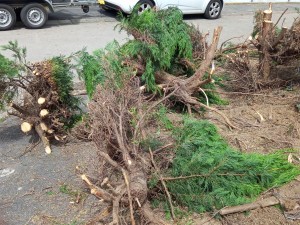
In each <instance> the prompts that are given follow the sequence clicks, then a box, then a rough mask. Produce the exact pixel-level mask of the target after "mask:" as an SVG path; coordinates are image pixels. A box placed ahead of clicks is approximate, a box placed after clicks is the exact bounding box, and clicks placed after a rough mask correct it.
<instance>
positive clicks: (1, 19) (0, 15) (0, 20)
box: [0, 4, 17, 31]
mask: <svg viewBox="0 0 300 225" xmlns="http://www.w3.org/2000/svg"><path fill="white" fill-rule="evenodd" d="M16 20H17V16H16V13H15V10H14V9H13V8H12V7H10V6H8V5H4V4H0V31H4V30H9V29H11V28H12V27H13V26H14V25H15V23H16Z"/></svg>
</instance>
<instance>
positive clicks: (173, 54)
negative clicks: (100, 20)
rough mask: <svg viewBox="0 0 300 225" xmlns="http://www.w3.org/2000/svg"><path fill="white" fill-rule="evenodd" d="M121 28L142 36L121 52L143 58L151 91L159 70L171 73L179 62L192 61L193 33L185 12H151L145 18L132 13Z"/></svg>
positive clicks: (130, 41)
mask: <svg viewBox="0 0 300 225" xmlns="http://www.w3.org/2000/svg"><path fill="white" fill-rule="evenodd" d="M120 27H121V29H124V30H126V31H127V32H128V33H129V34H131V35H133V36H134V37H135V36H140V35H141V36H142V38H135V39H134V40H129V41H128V42H127V43H126V44H125V45H124V46H123V48H122V52H123V53H124V54H125V55H129V56H130V57H133V58H137V57H142V59H143V60H144V61H145V63H146V70H145V72H144V74H143V75H142V79H143V80H144V81H145V82H146V84H147V86H148V88H149V89H150V90H155V86H156V85H155V78H154V74H155V72H156V71H159V70H164V71H167V72H168V71H170V70H171V69H172V67H174V66H175V67H176V63H178V61H180V59H189V60H192V54H193V49H192V47H193V45H192V40H191V36H190V34H191V30H192V29H193V28H192V27H191V26H189V25H188V24H187V23H185V22H183V16H182V13H181V12H180V10H178V9H177V8H170V9H168V10H161V11H158V12H153V11H152V10H148V11H146V12H144V13H142V15H138V14H137V13H133V14H132V16H131V17H130V18H129V19H127V18H123V19H122V21H121V24H120Z"/></svg>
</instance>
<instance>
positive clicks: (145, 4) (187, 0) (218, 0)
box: [98, 0, 224, 19]
mask: <svg viewBox="0 0 300 225" xmlns="http://www.w3.org/2000/svg"><path fill="white" fill-rule="evenodd" d="M98 1H99V3H100V6H102V8H104V9H113V10H118V11H122V12H124V13H127V14H130V13H132V10H133V8H134V7H136V6H138V13H142V12H143V11H145V10H147V9H150V8H153V7H154V6H155V7H157V8H158V9H166V8H168V7H178V8H179V9H180V10H181V11H182V13H183V14H204V16H205V17H206V18H208V19H217V18H219V17H220V15H221V11H222V8H223V5H224V1H223V0H122V1H120V0H98Z"/></svg>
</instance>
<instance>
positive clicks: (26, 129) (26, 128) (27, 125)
mask: <svg viewBox="0 0 300 225" xmlns="http://www.w3.org/2000/svg"><path fill="white" fill-rule="evenodd" d="M31 129H32V125H31V124H30V123H28V122H23V123H22V124H21V130H22V131H23V132H24V133H27V132H29V131H31Z"/></svg>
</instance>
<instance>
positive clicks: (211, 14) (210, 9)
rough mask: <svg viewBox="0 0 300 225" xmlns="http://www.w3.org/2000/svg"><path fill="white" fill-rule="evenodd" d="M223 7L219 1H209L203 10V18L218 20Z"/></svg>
mask: <svg viewBox="0 0 300 225" xmlns="http://www.w3.org/2000/svg"><path fill="white" fill-rule="evenodd" d="M222 8H223V5H222V2H221V1H220V0H211V1H210V2H209V3H208V5H207V7H206V10H205V13H204V16H205V18H207V19H218V18H219V17H220V16H221V11H222Z"/></svg>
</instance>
